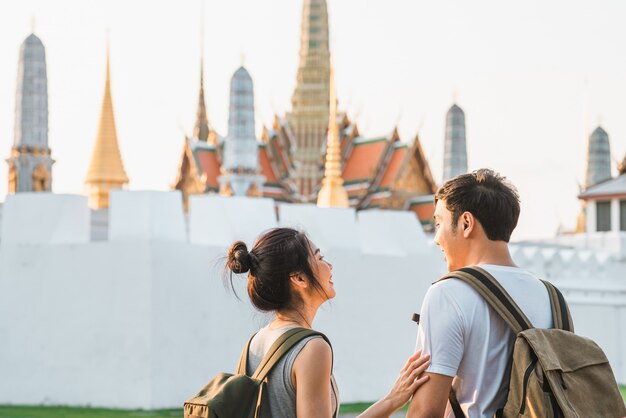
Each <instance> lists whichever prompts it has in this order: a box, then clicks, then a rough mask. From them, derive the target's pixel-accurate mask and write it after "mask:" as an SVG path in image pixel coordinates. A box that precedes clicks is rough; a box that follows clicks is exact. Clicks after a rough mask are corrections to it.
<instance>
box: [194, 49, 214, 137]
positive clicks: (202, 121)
mask: <svg viewBox="0 0 626 418" xmlns="http://www.w3.org/2000/svg"><path fill="white" fill-rule="evenodd" d="M209 132H210V128H209V119H208V118H207V111H206V104H205V102H204V57H202V58H201V62H200V92H199V93H198V110H197V111H196V125H195V126H194V128H193V139H197V140H198V141H204V142H208V139H209Z"/></svg>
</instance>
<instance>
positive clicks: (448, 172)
mask: <svg viewBox="0 0 626 418" xmlns="http://www.w3.org/2000/svg"><path fill="white" fill-rule="evenodd" d="M443 149H444V151H443V178H442V181H443V182H445V181H448V180H450V179H451V178H452V177H456V176H458V175H459V174H465V173H467V144H466V140H465V113H464V112H463V109H461V108H460V107H459V106H457V105H456V104H454V105H452V107H451V108H450V110H448V113H447V115H446V133H445V142H444V148H443Z"/></svg>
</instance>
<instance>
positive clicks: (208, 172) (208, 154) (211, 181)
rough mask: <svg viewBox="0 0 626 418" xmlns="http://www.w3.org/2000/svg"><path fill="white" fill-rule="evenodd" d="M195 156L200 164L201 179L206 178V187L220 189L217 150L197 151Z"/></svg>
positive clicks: (201, 149)
mask: <svg viewBox="0 0 626 418" xmlns="http://www.w3.org/2000/svg"><path fill="white" fill-rule="evenodd" d="M194 156H195V158H196V161H197V162H198V166H199V167H198V171H199V174H200V177H203V176H205V177H206V180H205V183H206V185H207V186H208V187H211V188H219V182H218V181H217V177H218V176H219V175H220V163H219V161H218V159H217V153H216V152H215V149H204V148H200V149H196V150H194Z"/></svg>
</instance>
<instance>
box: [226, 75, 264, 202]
mask: <svg viewBox="0 0 626 418" xmlns="http://www.w3.org/2000/svg"><path fill="white" fill-rule="evenodd" d="M220 171H221V176H220V177H219V178H218V181H219V183H220V194H221V195H225V196H250V195H251V196H257V195H259V194H260V193H261V189H262V187H263V183H264V181H265V178H264V177H263V176H261V175H260V167H259V150H258V144H257V140H256V135H255V133H254V85H253V83H252V77H250V73H248V70H246V69H245V68H244V67H243V66H242V67H239V68H238V69H237V71H235V74H233V77H232V79H231V82H230V107H229V115H228V136H227V137H226V140H225V141H224V159H223V161H222V167H221V170H220Z"/></svg>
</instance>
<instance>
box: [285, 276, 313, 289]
mask: <svg viewBox="0 0 626 418" xmlns="http://www.w3.org/2000/svg"><path fill="white" fill-rule="evenodd" d="M289 280H291V285H292V286H295V288H296V289H306V288H307V287H309V282H308V281H307V280H306V279H305V278H304V275H303V274H302V273H294V274H292V275H291V276H289Z"/></svg>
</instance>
